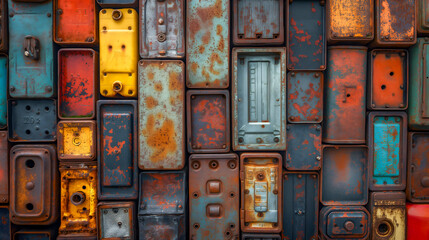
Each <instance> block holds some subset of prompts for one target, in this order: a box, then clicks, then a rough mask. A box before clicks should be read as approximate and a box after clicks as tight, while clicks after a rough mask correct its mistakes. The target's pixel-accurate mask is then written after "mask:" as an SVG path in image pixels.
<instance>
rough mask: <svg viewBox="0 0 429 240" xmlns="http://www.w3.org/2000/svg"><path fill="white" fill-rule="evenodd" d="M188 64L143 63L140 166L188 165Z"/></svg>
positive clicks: (167, 167) (147, 61)
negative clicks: (186, 97)
mask: <svg viewBox="0 0 429 240" xmlns="http://www.w3.org/2000/svg"><path fill="white" fill-rule="evenodd" d="M184 125H185V66H184V64H183V62H182V61H174V60H173V61H171V60H170V61H167V60H165V61H157V60H142V61H140V63H139V160H138V161H139V167H140V169H143V170H178V169H182V168H183V167H184V165H185V128H184V127H185V126H184Z"/></svg>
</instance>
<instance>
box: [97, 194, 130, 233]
mask: <svg viewBox="0 0 429 240" xmlns="http://www.w3.org/2000/svg"><path fill="white" fill-rule="evenodd" d="M97 223H98V224H97V228H98V231H97V232H98V239H100V240H102V239H106V240H107V239H130V240H131V239H135V238H136V236H135V235H134V229H135V227H136V225H135V204H134V202H101V203H99V204H98V206H97Z"/></svg>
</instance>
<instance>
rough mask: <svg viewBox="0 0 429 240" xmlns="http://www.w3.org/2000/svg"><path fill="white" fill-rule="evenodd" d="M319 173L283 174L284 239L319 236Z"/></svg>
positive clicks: (314, 237)
mask: <svg viewBox="0 0 429 240" xmlns="http://www.w3.org/2000/svg"><path fill="white" fill-rule="evenodd" d="M318 215H319V174H318V173H311V172H285V173H284V174H283V233H282V236H283V238H284V239H311V240H316V239H317V236H318V227H317V226H318V223H319V222H318Z"/></svg>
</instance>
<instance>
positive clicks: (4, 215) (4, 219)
mask: <svg viewBox="0 0 429 240" xmlns="http://www.w3.org/2000/svg"><path fill="white" fill-rule="evenodd" d="M0 219H1V221H0V239H5V240H6V239H11V224H10V218H9V207H8V206H0Z"/></svg>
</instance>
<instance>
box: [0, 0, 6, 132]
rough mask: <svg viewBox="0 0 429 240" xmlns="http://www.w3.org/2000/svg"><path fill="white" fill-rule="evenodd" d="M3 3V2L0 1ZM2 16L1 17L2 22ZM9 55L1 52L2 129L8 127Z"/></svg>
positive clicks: (0, 110) (0, 113)
mask: <svg viewBox="0 0 429 240" xmlns="http://www.w3.org/2000/svg"><path fill="white" fill-rule="evenodd" d="M0 4H1V3H0ZM1 21H2V18H0V22H1ZM7 65H8V59H7V55H4V54H0V88H1V89H2V91H0V129H4V128H6V127H7V90H6V89H7V80H8V74H7V72H8V71H7Z"/></svg>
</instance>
